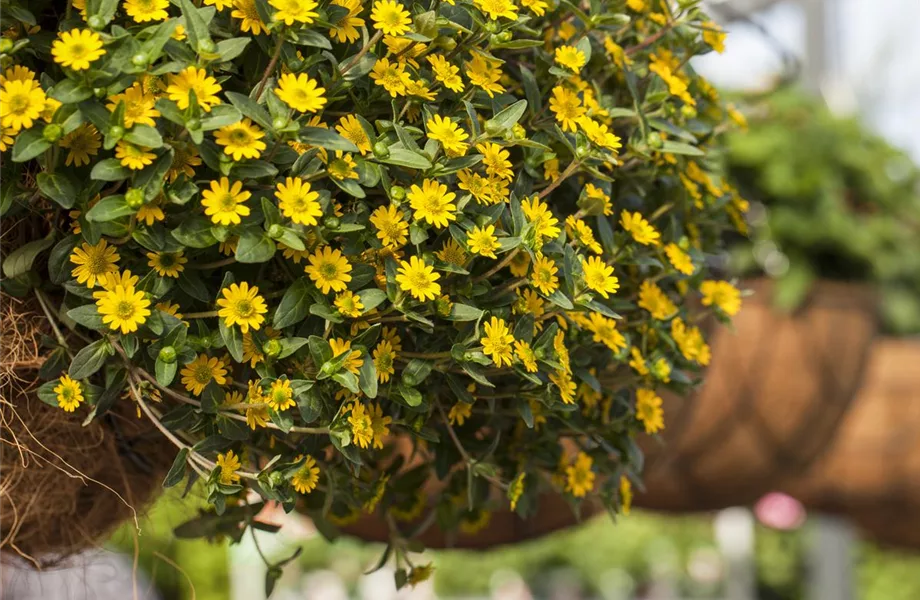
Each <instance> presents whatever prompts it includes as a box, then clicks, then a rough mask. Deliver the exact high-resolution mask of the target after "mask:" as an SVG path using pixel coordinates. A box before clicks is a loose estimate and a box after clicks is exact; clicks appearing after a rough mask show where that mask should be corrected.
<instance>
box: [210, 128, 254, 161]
mask: <svg viewBox="0 0 920 600" xmlns="http://www.w3.org/2000/svg"><path fill="white" fill-rule="evenodd" d="M263 137H265V132H263V131H262V130H261V129H259V128H258V127H256V126H255V125H253V123H252V121H251V120H249V119H248V118H246V119H243V120H242V121H240V122H239V123H234V124H233V125H227V126H226V127H221V128H220V129H218V130H217V132H216V133H215V134H214V138H215V141H216V142H217V145H218V146H224V154H227V155H229V156H232V157H233V160H240V159H242V158H259V156H260V155H261V154H262V150H265V142H263V141H261V140H262V138H263Z"/></svg>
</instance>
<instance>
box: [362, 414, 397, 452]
mask: <svg viewBox="0 0 920 600" xmlns="http://www.w3.org/2000/svg"><path fill="white" fill-rule="evenodd" d="M369 406H370V410H368V411H367V412H368V414H369V415H370V417H371V429H372V430H373V431H374V448H377V449H381V448H383V441H384V440H385V439H386V438H387V436H388V435H390V423H392V422H393V417H390V416H384V414H383V408H382V407H381V406H380V404H374V403H371V404H370V405H369Z"/></svg>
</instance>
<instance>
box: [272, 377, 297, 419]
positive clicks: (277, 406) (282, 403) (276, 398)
mask: <svg viewBox="0 0 920 600" xmlns="http://www.w3.org/2000/svg"><path fill="white" fill-rule="evenodd" d="M265 402H266V404H268V406H269V408H271V409H272V410H275V411H278V412H281V411H283V410H287V409H289V408H291V407H292V406H294V405H296V404H297V402H295V401H294V389H293V388H291V380H290V379H276V380H274V381H273V382H272V386H271V388H269V390H268V395H267V396H265Z"/></svg>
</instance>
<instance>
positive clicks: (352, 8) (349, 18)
mask: <svg viewBox="0 0 920 600" xmlns="http://www.w3.org/2000/svg"><path fill="white" fill-rule="evenodd" d="M330 5H333V6H343V7H345V8H347V9H348V13H347V14H346V15H345V16H343V17H342V18H340V19H339V20H338V21H336V22H335V23H333V24H332V27H331V28H330V29H329V36H330V37H332V38H334V39H335V40H337V41H338V42H339V43H342V42H354V41H356V40H357V39H358V38H360V37H361V32H359V31H358V28H359V27H363V26H364V19H362V18H360V17H358V15H359V14H361V11H362V10H364V6H362V5H361V0H332V2H330Z"/></svg>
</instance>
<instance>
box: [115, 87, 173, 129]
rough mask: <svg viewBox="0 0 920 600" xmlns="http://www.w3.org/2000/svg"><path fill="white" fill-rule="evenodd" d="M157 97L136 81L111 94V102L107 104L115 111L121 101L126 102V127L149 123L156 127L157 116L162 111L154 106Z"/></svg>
mask: <svg viewBox="0 0 920 600" xmlns="http://www.w3.org/2000/svg"><path fill="white" fill-rule="evenodd" d="M156 101H157V98H156V96H155V95H154V94H152V93H149V92H145V91H144V88H143V86H141V84H140V83H135V84H134V85H132V86H131V87H129V88H128V89H126V90H125V91H124V92H122V93H120V94H115V95H113V96H109V103H108V104H107V105H106V108H108V109H109V110H110V111H111V112H115V109H116V108H118V104H119V103H120V102H124V103H125V127H134V125H149V126H151V127H156V124H157V123H156V121H155V120H154V119H155V118H156V117H159V116H160V111H158V110H157V109H156V108H154V104H155V103H156Z"/></svg>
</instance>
